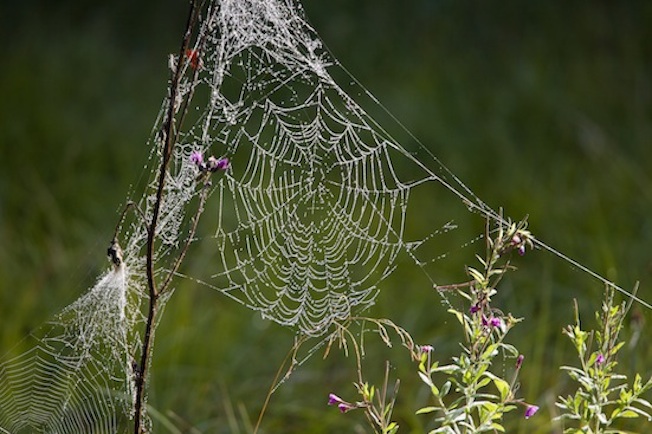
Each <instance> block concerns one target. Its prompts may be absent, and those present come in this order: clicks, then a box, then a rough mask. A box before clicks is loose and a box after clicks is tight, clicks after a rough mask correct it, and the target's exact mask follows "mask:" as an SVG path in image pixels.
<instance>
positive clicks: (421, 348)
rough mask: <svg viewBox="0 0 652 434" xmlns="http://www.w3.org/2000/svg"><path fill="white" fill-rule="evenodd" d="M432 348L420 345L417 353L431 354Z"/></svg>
mask: <svg viewBox="0 0 652 434" xmlns="http://www.w3.org/2000/svg"><path fill="white" fill-rule="evenodd" d="M432 350H434V348H433V347H432V345H421V346H419V351H420V352H422V353H431V352H432Z"/></svg>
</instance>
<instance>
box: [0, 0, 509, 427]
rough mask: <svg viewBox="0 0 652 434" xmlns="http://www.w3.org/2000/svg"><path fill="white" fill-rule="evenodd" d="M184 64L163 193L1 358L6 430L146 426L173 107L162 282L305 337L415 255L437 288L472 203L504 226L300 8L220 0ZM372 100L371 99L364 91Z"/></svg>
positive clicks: (342, 316) (353, 306)
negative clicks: (138, 388)
mask: <svg viewBox="0 0 652 434" xmlns="http://www.w3.org/2000/svg"><path fill="white" fill-rule="evenodd" d="M184 56H185V57H184ZM169 67H170V69H171V71H172V74H173V75H174V74H176V73H177V72H179V73H180V74H181V76H182V77H183V79H182V80H181V82H180V86H179V92H178V93H177V94H174V96H176V98H175V100H174V101H169V98H167V99H166V100H165V101H164V103H163V106H162V108H161V111H160V115H159V118H158V120H157V121H156V123H155V126H154V129H153V134H152V138H151V140H150V145H151V147H152V153H151V158H150V165H149V167H150V168H151V173H150V174H149V177H148V186H147V187H146V189H145V190H146V191H145V194H144V195H143V197H142V198H140V199H137V200H134V204H133V208H134V209H135V211H134V212H133V213H131V214H129V215H130V217H129V218H127V220H125V223H124V228H122V224H121V226H120V229H121V230H120V231H119V233H118V238H119V239H120V242H121V244H122V245H123V246H124V253H123V254H122V255H121V257H120V258H119V259H120V260H119V261H117V260H115V258H113V259H114V263H113V264H112V265H111V266H110V267H111V268H110V269H109V270H108V271H107V272H105V273H104V274H103V275H102V277H101V278H100V279H99V280H98V282H97V283H96V284H95V286H94V287H93V288H91V289H90V290H89V291H88V292H87V293H86V294H85V295H83V296H82V297H81V298H80V299H79V300H77V301H76V302H75V303H73V304H72V305H70V306H68V307H67V308H66V309H65V310H64V311H63V312H62V313H61V314H60V315H58V316H57V317H56V318H55V319H54V320H53V321H51V322H50V323H48V324H46V325H45V326H44V327H42V328H41V329H40V330H39V331H37V332H36V333H35V334H34V336H33V339H34V342H32V343H30V345H31V347H30V349H28V350H27V351H25V352H23V353H21V354H20V355H18V356H16V357H14V358H9V359H5V360H3V361H2V362H1V363H0V432H9V433H19V432H27V431H29V432H47V433H54V432H57V433H85V432H100V433H115V432H124V431H127V430H128V428H127V426H128V422H129V420H130V419H132V418H133V416H134V414H133V412H134V405H133V402H134V399H135V395H134V393H135V392H134V388H135V379H136V378H137V377H138V375H140V372H141V370H142V369H141V368H140V367H138V365H137V363H136V360H137V359H138V357H139V351H140V348H141V344H142V341H141V333H142V329H143V326H144V324H145V315H144V314H143V312H144V310H145V309H144V306H145V303H146V302H147V300H148V297H149V294H148V289H147V283H146V260H145V250H146V247H147V238H148V235H149V234H148V225H147V223H148V222H150V221H151V219H152V216H153V214H154V209H155V207H156V201H157V198H156V190H157V185H158V170H159V167H160V162H161V159H162V158H163V154H162V151H161V148H162V146H161V144H162V143H163V141H164V139H165V137H164V135H163V134H162V133H163V132H164V131H165V130H166V127H167V126H168V125H166V117H165V113H166V112H168V111H169V109H170V108H172V110H173V111H174V112H175V113H180V112H181V113H182V114H181V116H180V117H177V118H175V119H177V120H178V124H175V125H174V126H173V128H172V131H175V133H176V134H177V136H176V137H177V141H176V143H174V147H173V149H174V151H173V153H172V155H171V162H170V165H169V167H168V170H167V172H166V173H165V181H166V182H165V189H164V191H163V195H162V202H161V208H160V209H161V213H160V217H159V220H158V221H159V224H158V225H157V229H156V234H155V235H156V240H157V242H156V244H155V245H154V254H153V263H154V270H153V274H154V277H155V278H156V279H166V276H168V275H169V274H170V273H171V272H174V274H175V275H176V276H186V277H187V278H188V279H193V280H195V281H197V282H201V283H202V284H203V285H205V286H208V287H210V288H214V289H216V290H218V291H220V292H221V293H223V294H225V295H227V296H228V297H230V298H232V299H234V300H237V301H238V302H240V303H242V304H244V305H246V306H248V307H250V308H252V309H254V310H256V311H259V312H260V313H261V314H262V315H263V316H264V317H265V318H268V319H271V320H273V321H275V322H277V323H279V324H281V325H284V326H288V327H292V328H294V329H296V330H297V331H298V332H299V333H300V334H302V335H307V336H321V335H324V334H325V333H328V332H329V330H332V328H331V326H332V325H333V323H335V322H344V321H346V320H347V319H349V318H350V317H351V316H352V315H355V314H356V313H358V312H360V311H362V310H365V309H367V308H368V307H369V306H371V305H372V304H373V303H374V301H375V299H376V297H377V295H378V292H379V290H380V288H381V287H382V284H383V281H384V280H386V279H387V278H388V277H389V276H390V275H391V274H392V273H393V272H394V271H395V269H396V268H397V267H398V266H399V265H400V264H401V263H404V262H406V261H407V262H408V263H410V264H412V266H416V267H417V269H419V270H422V271H424V273H423V274H424V275H426V276H427V278H428V279H430V280H431V283H434V278H433V277H432V276H434V275H435V272H432V271H431V269H430V267H431V266H432V265H433V264H436V263H437V262H438V261H439V260H440V259H441V258H442V257H445V256H446V255H447V250H446V248H444V250H441V247H440V244H442V243H440V242H439V240H440V239H443V237H444V236H447V234H451V233H452V232H455V231H453V229H455V227H456V225H457V224H458V221H460V220H461V221H464V220H465V219H466V218H467V217H468V216H469V215H471V214H472V213H469V212H468V211H469V210H471V211H473V213H475V214H479V215H481V216H482V217H483V218H489V219H492V220H494V221H496V222H497V223H499V224H502V223H504V222H503V220H502V217H501V216H500V215H499V214H497V213H495V212H494V211H492V210H491V209H490V208H488V207H487V206H486V205H485V204H484V203H483V202H481V201H480V200H479V199H478V198H477V197H476V196H475V195H474V194H473V193H472V192H471V191H470V190H469V189H468V188H466V186H464V184H463V183H461V182H460V181H459V180H458V179H457V177H455V176H454V175H453V174H452V173H451V172H450V171H448V170H447V169H446V168H445V167H444V166H443V165H441V164H440V163H439V161H438V160H437V159H436V157H434V156H433V155H432V154H430V153H427V154H426V156H425V159H422V158H420V157H417V156H415V155H414V154H413V153H411V152H409V151H408V150H407V149H406V148H405V147H403V146H402V145H401V144H399V142H398V141H396V140H394V139H393V138H392V137H391V136H390V135H389V134H388V133H387V132H386V131H385V130H384V129H383V128H382V127H381V126H380V125H379V124H378V123H377V122H375V121H374V119H373V118H372V117H371V116H370V115H368V114H367V112H366V111H365V110H364V109H363V108H362V106H361V105H359V104H358V103H357V102H356V101H355V100H354V99H353V98H352V97H351V96H350V93H349V92H348V91H345V90H344V89H343V88H342V87H341V86H340V84H338V81H337V80H336V79H335V78H334V75H336V74H340V75H341V73H342V71H343V69H342V68H341V66H340V65H339V64H338V63H337V61H336V60H335V59H333V58H332V56H330V54H329V53H328V51H327V50H326V49H325V47H324V46H323V45H322V42H321V41H320V40H319V38H318V37H317V35H316V32H315V31H314V30H313V29H312V28H311V26H310V25H309V24H308V23H307V22H306V21H305V19H304V18H303V13H302V11H301V8H300V6H299V5H298V4H297V3H295V2H294V1H293V0H215V1H213V2H211V3H210V4H208V7H207V9H206V10H205V11H204V14H203V16H202V21H201V27H200V29H199V31H198V32H197V35H196V42H195V43H194V45H193V46H192V48H190V49H188V50H187V51H186V52H185V53H183V54H182V57H181V58H180V57H178V56H171V58H170V61H169ZM177 68H182V71H177ZM344 76H345V77H346V74H344ZM348 79H350V77H347V80H348ZM362 96H363V97H365V98H368V97H371V96H370V95H369V94H368V93H365V91H364V88H362ZM191 97H192V98H191ZM371 98H372V101H373V97H371ZM186 109H187V110H186ZM184 110H186V111H184ZM199 154H201V155H203V156H204V157H203V158H204V159H205V158H207V157H208V155H213V156H215V157H219V158H221V159H222V160H221V161H223V162H224V161H227V160H226V159H228V162H229V168H228V169H227V170H225V171H216V173H212V174H211V173H207V170H206V167H205V166H201V165H200V164H198V157H197V155H199ZM191 156H194V157H193V158H191ZM433 163H434V164H433ZM433 166H434V168H433ZM444 197H445V198H446V200H448V202H442V203H445V204H446V205H445V206H446V209H445V211H442V212H441V213H438V214H435V213H433V218H432V221H433V222H432V224H429V228H428V229H427V230H426V231H423V230H422V229H423V228H418V227H416V226H418V225H417V223H416V222H415V220H413V219H412V217H411V216H412V214H413V211H414V210H415V208H425V207H429V206H432V205H431V204H433V203H435V204H437V203H438V201H439V200H441V199H442V198H444ZM204 200H205V202H204ZM204 204H205V206H206V207H205V211H204ZM453 206H455V207H456V208H455V210H454V209H453ZM440 209H441V206H440V208H437V210H440ZM202 211H204V212H203V214H204V215H203V216H202V225H200V228H199V229H200V231H199V232H197V234H198V235H195V231H194V229H193V228H194V227H195V224H196V217H197V216H198V214H201V213H202ZM121 223H122V222H121ZM432 227H435V228H437V229H436V230H434V231H433V230H431V229H430V228H432ZM479 227H480V228H482V227H483V225H482V224H480V225H479ZM479 233H480V235H478V232H475V234H476V235H475V236H472V237H471V239H470V241H469V238H465V239H463V240H462V241H461V244H462V246H464V245H465V243H472V242H473V241H474V240H475V239H479V238H481V237H482V235H481V234H482V230H480V231H479ZM447 241H450V240H447ZM453 243H457V244H456V245H457V246H459V245H460V241H459V240H455V241H453ZM186 244H188V245H190V246H191V250H189V254H192V253H193V252H196V251H199V252H201V254H202V255H207V256H208V260H207V261H204V262H206V263H208V264H209V265H208V266H207V267H208V268H209V272H208V273H205V274H206V275H201V276H197V275H194V274H187V273H186V274H181V273H177V272H176V271H175V270H176V262H177V260H178V258H179V256H180V255H184V254H185V248H184V246H185V245H186ZM438 249H439V250H438ZM424 252H427V253H426V254H424ZM422 256H423V257H425V258H429V259H422ZM202 263H203V262H202ZM166 294H167V296H169V294H171V292H167V293H166Z"/></svg>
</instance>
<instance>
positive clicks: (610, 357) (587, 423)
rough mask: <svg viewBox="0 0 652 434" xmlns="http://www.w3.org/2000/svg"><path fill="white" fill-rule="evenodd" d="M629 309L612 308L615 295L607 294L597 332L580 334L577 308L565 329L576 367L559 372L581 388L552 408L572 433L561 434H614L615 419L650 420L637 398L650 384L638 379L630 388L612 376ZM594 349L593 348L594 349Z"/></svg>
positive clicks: (611, 291)
mask: <svg viewBox="0 0 652 434" xmlns="http://www.w3.org/2000/svg"><path fill="white" fill-rule="evenodd" d="M630 306H631V304H630V305H626V304H625V303H623V304H619V305H617V304H615V303H614V289H613V288H611V287H608V288H607V289H606V291H605V297H604V301H603V303H602V311H601V312H596V319H597V322H598V327H599V329H598V331H595V330H594V331H590V332H587V331H584V330H582V328H581V326H580V316H579V309H578V307H577V302H576V303H575V325H572V326H571V325H569V326H568V327H566V328H565V329H564V334H565V335H567V336H568V337H569V338H570V339H571V340H572V341H573V344H574V346H575V350H576V351H577V355H578V357H579V360H580V367H574V366H562V367H561V369H563V370H564V371H566V372H567V373H568V375H569V376H570V377H571V378H572V379H573V380H575V381H576V382H578V383H579V385H580V387H578V389H577V390H576V391H575V393H574V394H573V395H569V396H567V397H560V398H559V400H558V401H557V403H556V405H557V407H558V408H559V409H561V411H562V412H561V415H560V416H558V417H557V418H555V419H556V420H561V421H564V422H566V423H568V424H569V425H571V426H570V427H568V428H566V429H565V430H564V433H592V434H598V433H605V434H606V433H615V432H622V431H619V430H615V429H613V428H612V426H613V424H614V422H616V420H618V419H632V418H637V417H639V416H644V417H646V418H647V419H648V420H650V419H652V416H651V415H650V410H652V404H650V402H649V401H647V400H645V399H642V398H641V395H642V394H643V393H645V392H646V391H647V390H649V389H650V388H652V378H650V379H649V380H648V381H647V382H646V383H645V384H644V383H643V380H642V379H641V376H640V375H639V374H636V377H635V378H634V382H633V384H632V386H631V387H629V386H628V385H627V383H626V381H627V377H626V376H625V375H619V374H617V373H616V372H615V368H616V367H617V365H618V362H617V361H616V355H617V354H618V352H619V351H620V349H621V348H622V346H623V344H624V342H623V341H619V340H618V336H619V334H620V332H621V330H622V329H623V320H624V319H625V316H626V315H627V312H628V310H629V307H630ZM594 343H595V344H596V345H595V346H594Z"/></svg>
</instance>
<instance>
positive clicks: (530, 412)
mask: <svg viewBox="0 0 652 434" xmlns="http://www.w3.org/2000/svg"><path fill="white" fill-rule="evenodd" d="M537 411H539V407H537V406H536V405H528V406H527V408H526V409H525V418H526V419H529V418H531V417H532V416H534V415H535V413H536V412H537Z"/></svg>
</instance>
